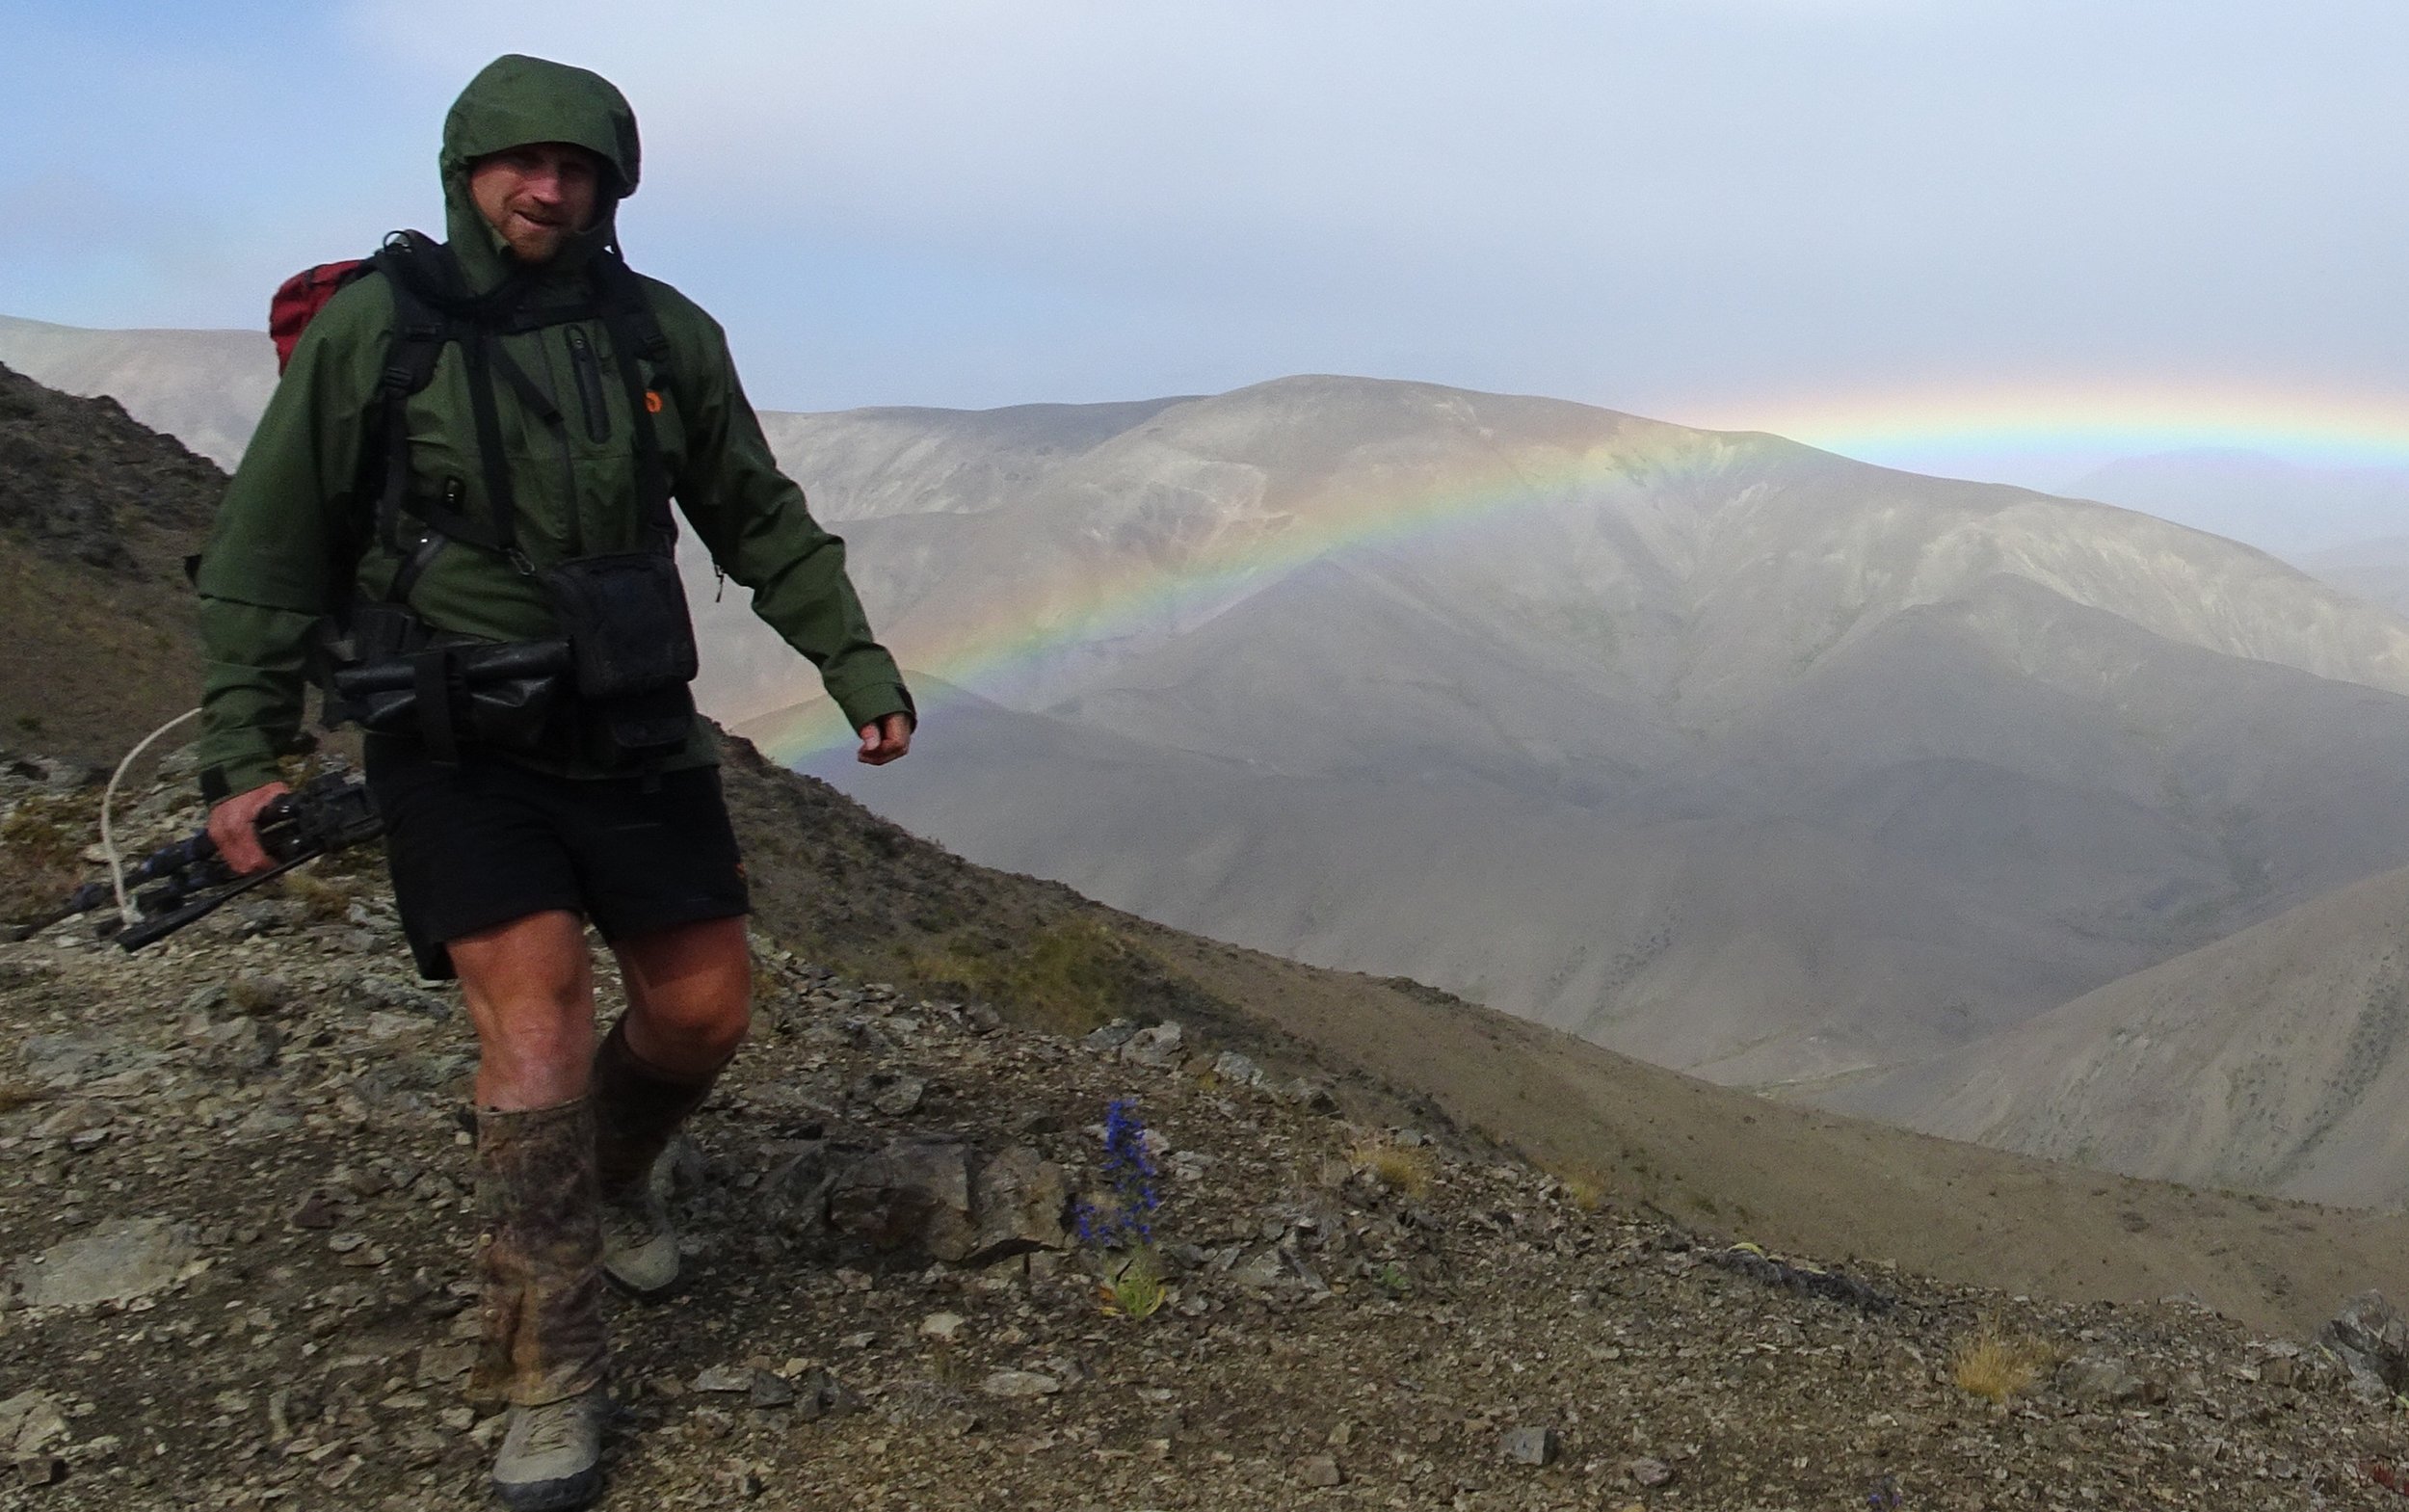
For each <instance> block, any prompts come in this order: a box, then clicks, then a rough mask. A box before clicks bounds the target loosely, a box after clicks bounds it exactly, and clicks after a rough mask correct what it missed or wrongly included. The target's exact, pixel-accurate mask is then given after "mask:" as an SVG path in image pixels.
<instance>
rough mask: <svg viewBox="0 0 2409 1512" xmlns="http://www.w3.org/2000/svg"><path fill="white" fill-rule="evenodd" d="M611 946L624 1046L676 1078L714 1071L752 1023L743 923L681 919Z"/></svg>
mask: <svg viewBox="0 0 2409 1512" xmlns="http://www.w3.org/2000/svg"><path fill="white" fill-rule="evenodd" d="M613 949H614V953H615V954H616V955H617V956H618V957H619V968H620V973H621V974H622V976H623V977H624V978H625V979H626V982H627V1027H626V1034H627V1048H629V1049H631V1050H633V1051H635V1053H636V1056H637V1058H638V1059H640V1060H642V1061H643V1062H644V1063H645V1064H646V1065H648V1066H650V1067H652V1068H654V1069H655V1070H657V1071H659V1072H660V1073H662V1074H664V1075H667V1076H671V1077H675V1078H677V1079H679V1080H703V1079H706V1078H708V1077H710V1076H713V1075H715V1074H718V1072H719V1069H720V1068H721V1067H722V1066H725V1065H727V1064H728V1058H729V1057H730V1056H732V1055H734V1054H735V1053H736V1047H737V1046H739V1045H741V1044H743V1043H744V1038H745V1034H746V1031H747V1030H748V1029H750V1028H751V1027H752V1023H753V952H752V950H751V948H750V947H749V946H748V945H747V943H746V940H745V921H744V920H743V919H742V918H713V919H705V920H703V921H702V922H701V923H696V924H680V925H677V926H676V927H675V928H671V929H664V930H660V931H658V932H656V933H653V934H649V935H639V936H637V937H636V938H634V939H632V940H622V941H621V942H619V943H618V944H617V945H616V946H614V947H613Z"/></svg>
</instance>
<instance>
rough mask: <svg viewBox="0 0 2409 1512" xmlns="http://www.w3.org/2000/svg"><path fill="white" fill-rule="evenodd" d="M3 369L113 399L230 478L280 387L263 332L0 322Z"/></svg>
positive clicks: (264, 306)
mask: <svg viewBox="0 0 2409 1512" xmlns="http://www.w3.org/2000/svg"><path fill="white" fill-rule="evenodd" d="M266 315H267V303H266V300H265V298H264V297H263V298H262V300H261V303H260V316H261V319H262V320H263V321H264V320H265V319H266ZM0 363H6V364H7V365H8V366H10V367H13V368H14V369H16V370H17V371H18V372H20V373H22V374H24V375H25V376H26V377H28V378H31V379H33V380H34V381H35V382H37V383H40V384H43V385H47V386H49V387H52V388H56V389H58V390H60V391H61V392H63V393H69V394H79V395H86V396H90V395H93V394H108V395H110V396H112V397H113V398H115V399H116V400H117V401H118V402H119V404H121V405H122V406H124V408H125V411H126V412H127V413H128V414H130V415H132V416H133V417H134V418H135V419H137V420H140V421H142V422H143V423H144V424H145V425H147V426H149V427H150V428H151V429H152V430H154V431H160V432H163V433H165V434H167V435H170V436H173V437H175V438H179V439H180V440H182V441H183V442H184V444H185V445H187V446H189V447H191V448H192V449H193V450H194V451H196V452H199V454H200V455H201V456H203V457H206V458H208V459H209V460H210V461H212V462H214V463H216V464H218V465H219V466H221V467H225V468H227V469H229V470H230V469H231V468H232V467H233V465H234V464H235V463H237V462H238V461H240V460H241V459H242V455H243V448H244V447H245V446H248V445H250V444H251V428H252V427H253V426H254V425H256V424H258V422H259V412H260V411H262V410H265V409H266V408H267V407H268V395H269V393H270V392H271V391H272V390H273V389H274V388H275V387H276V351H275V349H274V348H273V347H271V346H269V344H268V336H267V331H266V328H265V326H264V325H263V326H262V327H261V329H260V330H258V331H88V330H85V329H83V328H81V327H76V326H53V325H48V324H45V323H44V322H42V321H39V320H17V319H13V318H12V317H10V316H7V315H0Z"/></svg>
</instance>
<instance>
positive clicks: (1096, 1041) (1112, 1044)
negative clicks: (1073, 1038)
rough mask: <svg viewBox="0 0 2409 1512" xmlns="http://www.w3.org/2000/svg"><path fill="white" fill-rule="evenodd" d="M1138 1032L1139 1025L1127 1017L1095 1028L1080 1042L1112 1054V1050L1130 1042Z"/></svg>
mask: <svg viewBox="0 0 2409 1512" xmlns="http://www.w3.org/2000/svg"><path fill="white" fill-rule="evenodd" d="M1137 1032H1138V1026H1137V1025H1136V1024H1135V1023H1134V1022H1132V1021H1129V1020H1127V1019H1115V1020H1114V1021H1112V1022H1110V1023H1108V1024H1106V1025H1104V1026H1103V1027H1102V1028H1100V1029H1098V1030H1095V1031H1094V1032H1092V1033H1091V1034H1089V1035H1088V1037H1087V1038H1086V1039H1083V1040H1081V1041H1080V1042H1079V1043H1080V1044H1081V1045H1083V1046H1085V1047H1086V1048H1089V1049H1091V1050H1095V1051H1098V1052H1099V1053H1101V1054H1110V1053H1111V1052H1112V1051H1114V1050H1117V1049H1119V1048H1122V1047H1123V1046H1125V1045H1126V1044H1128V1043H1129V1041H1130V1040H1131V1039H1133V1038H1135V1037H1136V1035H1137Z"/></svg>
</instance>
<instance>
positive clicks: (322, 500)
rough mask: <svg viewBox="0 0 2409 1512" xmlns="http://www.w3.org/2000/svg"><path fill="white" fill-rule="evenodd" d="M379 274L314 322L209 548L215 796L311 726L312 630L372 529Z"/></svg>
mask: <svg viewBox="0 0 2409 1512" xmlns="http://www.w3.org/2000/svg"><path fill="white" fill-rule="evenodd" d="M375 283H376V280H374V279H367V280H362V283H360V284H356V285H354V286H352V287H350V288H346V289H345V290H343V291H342V292H341V293H339V294H337V295H336V296H335V298H334V299H333V300H332V301H331V302H329V304H328V305H327V307H326V308H325V309H323V310H321V311H320V312H319V313H318V316H317V318H316V319H314V320H313V321H311V322H310V326H309V329H308V330H307V331H306V332H304V333H303V335H302V340H301V344H300V345H299V346H298V347H296V348H295V349H294V353H293V360H292V364H291V365H290V366H289V367H288V368H287V369H286V370H285V373H284V376H283V377H282V378H281V379H280V380H278V384H277V387H276V391H275V393H274V394H273V395H272V396H271V397H270V399H269V401H268V408H267V411H266V413H264V414H262V415H261V416H260V420H259V427H258V429H257V430H256V431H254V432H252V433H251V444H250V446H249V447H248V448H246V449H245V451H244V453H243V460H242V463H241V464H240V465H238V466H237V467H236V468H235V469H234V478H233V481H232V482H231V483H229V484H228V485H227V486H226V491H225V500H224V501H223V502H222V503H221V504H220V505H219V506H218V517H217V522H216V524H215V525H214V527H213V528H212V529H211V531H210V535H209V542H208V544H207V545H206V546H205V547H204V548H203V549H202V551H201V559H200V567H199V570H198V571H197V572H196V573H195V576H194V583H195V586H196V587H198V588H199V591H200V635H201V651H202V657H203V660H204V667H203V673H202V684H201V696H200V703H201V710H202V726H201V737H200V745H199V766H200V783H201V791H202V793H203V795H204V796H206V797H208V798H210V799H211V800H212V801H214V800H216V799H217V798H220V797H223V796H225V795H226V794H229V793H240V792H247V791H249V790H250V789H251V788H253V787H256V786H258V785H260V784H261V783H268V782H273V781H274V780H275V779H276V778H277V776H278V770H277V757H278V755H280V754H282V753H284V752H286V751H289V750H292V749H293V748H294V747H295V745H296V744H297V741H298V736H299V734H300V730H301V722H302V712H303V695H304V690H305V687H306V684H307V679H308V659H309V649H310V642H311V638H312V636H313V635H314V634H315V631H316V626H317V623H318V621H319V620H320V618H321V617H322V616H324V615H325V614H326V613H327V612H328V611H329V610H331V609H332V608H333V607H334V606H335V604H336V603H337V602H338V601H339V599H340V597H341V596H342V594H343V593H344V592H345V591H347V589H348V588H349V586H350V582H351V573H352V570H353V568H354V567H355V565H356V563H357V556H358V550H359V546H360V544H361V542H362V540H363V539H364V537H363V533H362V531H361V529H360V528H359V521H360V520H362V519H363V518H364V508H363V507H356V506H357V500H356V499H355V493H356V491H357V479H358V473H359V459H360V447H361V445H362V442H363V438H364V432H365V429H366V418H367V415H366V411H367V405H368V400H369V397H370V395H371V394H373V393H374V391H375V383H376V371H377V363H378V361H379V359H380V353H381V348H382V336H383V332H384V327H385V325H386V324H388V323H389V316H387V315H380V314H379V312H378V307H379V306H382V305H389V296H388V297H384V298H379V297H377V296H378V294H381V293H382V290H381V288H379V289H378V290H377V291H376V292H375V293H372V292H371V288H370V287H369V286H370V285H374V284H375Z"/></svg>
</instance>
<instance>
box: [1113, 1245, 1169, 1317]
mask: <svg viewBox="0 0 2409 1512" xmlns="http://www.w3.org/2000/svg"><path fill="white" fill-rule="evenodd" d="M1101 1290H1102V1293H1103V1298H1104V1311H1105V1312H1106V1313H1111V1314H1113V1315H1114V1316H1116V1317H1125V1318H1128V1319H1130V1320H1131V1321H1133V1322H1143V1321H1144V1320H1145V1319H1147V1318H1150V1317H1152V1316H1153V1315H1154V1314H1155V1313H1158V1312H1160V1311H1161V1310H1162V1306H1163V1304H1164V1303H1165V1302H1168V1301H1170V1300H1171V1287H1169V1286H1168V1285H1166V1284H1165V1283H1164V1281H1163V1270H1162V1261H1161V1260H1158V1259H1157V1258H1156V1257H1155V1254H1154V1248H1153V1246H1152V1245H1141V1246H1139V1247H1138V1248H1137V1249H1136V1250H1133V1251H1131V1252H1130V1253H1129V1255H1128V1256H1127V1258H1126V1259H1125V1260H1123V1261H1122V1263H1121V1266H1120V1268H1119V1269H1118V1270H1116V1271H1114V1272H1113V1273H1112V1274H1111V1275H1110V1276H1109V1277H1108V1278H1107V1279H1106V1281H1105V1283H1104V1285H1103V1287H1102V1288H1101Z"/></svg>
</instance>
